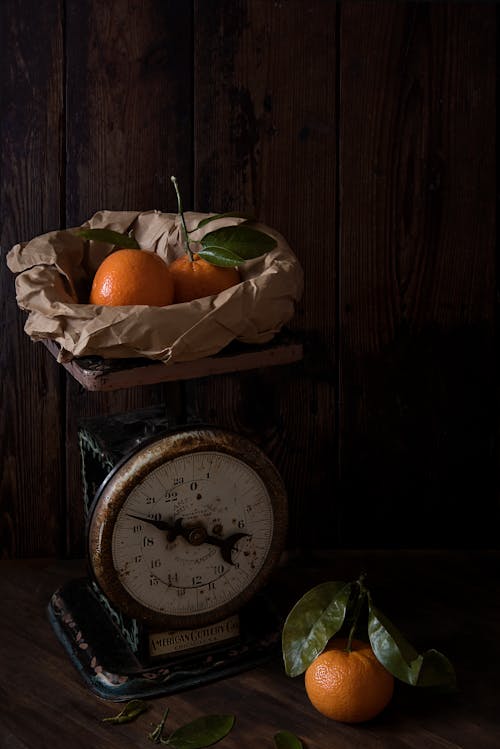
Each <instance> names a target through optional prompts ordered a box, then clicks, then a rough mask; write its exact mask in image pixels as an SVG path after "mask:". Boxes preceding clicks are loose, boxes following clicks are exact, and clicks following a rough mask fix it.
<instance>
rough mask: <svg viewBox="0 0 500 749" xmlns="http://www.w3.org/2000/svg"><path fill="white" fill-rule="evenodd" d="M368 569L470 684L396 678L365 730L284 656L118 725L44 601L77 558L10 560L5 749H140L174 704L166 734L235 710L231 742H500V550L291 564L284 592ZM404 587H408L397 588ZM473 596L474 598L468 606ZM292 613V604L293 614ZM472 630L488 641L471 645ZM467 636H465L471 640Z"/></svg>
mask: <svg viewBox="0 0 500 749" xmlns="http://www.w3.org/2000/svg"><path fill="white" fill-rule="evenodd" d="M360 569H365V570H367V571H368V575H369V581H368V583H369V585H370V589H371V591H372V593H373V596H374V600H375V601H376V603H377V605H378V606H380V607H381V608H382V610H383V611H385V612H386V613H387V615H388V616H390V617H391V619H392V620H393V621H395V622H397V624H398V626H399V627H400V628H401V630H402V631H403V632H404V633H405V634H406V635H407V637H408V638H409V639H410V641H411V642H412V643H413V644H414V645H415V646H416V647H418V648H419V649H425V648H427V647H435V648H437V649H439V650H440V651H442V652H444V653H445V654H446V655H447V656H448V657H449V658H450V659H451V661H452V662H453V664H454V667H455V670H456V672H457V677H458V683H459V687H460V688H459V691H458V692H457V693H456V694H452V695H436V694H429V693H428V692H426V690H425V689H418V690H416V689H413V688H410V687H406V686H405V685H403V684H401V683H400V682H398V683H396V688H395V693H394V697H393V699H392V702H391V704H390V705H389V706H388V708H387V709H386V710H385V711H384V712H383V713H382V714H381V715H380V716H379V717H378V718H376V719H375V720H373V721H371V722H370V723H367V724H364V725H350V726H349V725H345V724H341V723H336V722H335V721H332V720H329V719H327V718H325V717H324V716H322V715H320V713H318V712H317V711H316V710H315V709H314V708H313V707H312V706H311V704H310V703H309V701H308V699H307V696H306V693H305V690H304V683H303V679H302V678H301V677H297V678H295V679H291V678H289V677H287V676H285V674H284V670H283V665H282V662H281V659H280V658H276V660H273V661H271V662H270V663H268V664H266V665H264V666H261V667H259V668H256V669H252V670H250V671H247V672H245V673H242V674H239V675H237V676H233V677H231V678H229V679H225V680H223V681H218V682H215V683H213V684H210V685H207V686H203V687H199V688H197V689H191V690H189V691H186V692H183V693H179V694H175V695H171V696H168V697H165V698H162V697H158V698H155V699H152V700H150V709H149V711H148V712H147V713H146V714H145V715H142V716H140V717H139V718H138V719H137V720H136V721H135V722H133V723H129V724H125V725H121V726H120V725H117V726H112V725H109V724H105V723H102V722H101V721H102V718H104V717H109V716H111V715H115V714H116V713H117V712H118V711H119V710H120V709H121V707H122V705H119V704H117V703H111V702H106V701H104V700H102V699H100V698H98V697H96V696H95V695H93V694H91V693H90V692H89V691H87V689H86V687H85V686H84V682H83V680H82V679H81V676H80V674H79V673H78V672H77V670H76V669H75V668H74V666H73V665H72V663H71V662H70V660H69V658H68V656H67V655H66V652H65V651H64V649H63V648H62V646H61V645H60V644H59V642H58V641H57V639H56V637H55V635H54V633H53V632H52V630H51V628H50V625H49V622H48V620H47V617H46V613H45V608H46V605H47V602H48V600H49V598H50V596H51V595H52V593H53V592H54V591H55V590H56V589H57V588H58V587H59V586H60V585H61V584H62V583H63V582H64V581H66V580H69V579H72V578H74V577H78V576H80V575H81V574H82V573H83V571H84V566H83V565H82V564H80V563H77V562H74V561H73V562H71V563H69V564H68V563H67V562H66V563H65V564H62V563H60V562H59V563H55V562H48V561H47V560H45V561H43V560H34V561H32V562H27V561H23V562H20V561H17V562H13V561H7V562H0V598H1V600H2V601H3V602H4V603H5V615H4V616H2V617H1V618H0V669H1V672H2V674H6V675H8V678H4V679H2V680H1V682H0V746H2V749H3V747H5V749H34V748H35V747H36V749H49V748H50V749H60V748H61V749H62V747H72V748H73V747H74V748H75V749H86V747H89V746H95V747H99V749H101V747H102V749H113V748H114V747H117V748H119V749H131V748H132V747H138V748H139V747H145V746H148V745H149V743H150V742H149V741H148V739H147V733H148V732H149V731H150V730H151V724H152V723H158V722H159V721H160V719H161V716H162V714H163V712H164V710H165V708H166V707H167V706H168V707H169V709H170V712H169V716H168V720H167V724H166V727H167V731H168V730H171V731H172V730H174V729H175V728H178V727H180V726H181V725H183V724H185V723H187V722H189V721H191V720H194V719H195V718H197V717H200V716H202V715H208V714H214V713H215V714H220V713H227V714H232V715H235V717H236V722H235V726H234V728H233V730H232V731H231V733H230V734H229V735H228V736H227V737H226V738H225V739H224V741H223V742H221V746H224V747H225V748H226V749H250V748H252V749H253V747H256V746H259V747H261V746H262V747H271V746H272V745H273V736H274V734H275V733H276V732H277V731H279V730H289V731H293V732H294V733H295V734H296V735H297V736H299V737H300V739H301V740H302V742H303V744H304V746H305V747H307V749H330V747H335V749H357V748H358V747H363V749H380V747H384V748H385V747H390V749H422V747H428V748H429V749H442V747H446V748H447V749H478V748H479V747H480V748H481V749H496V748H497V746H498V735H499V732H500V720H499V717H498V706H497V702H498V700H497V689H496V663H497V662H498V657H499V656H500V652H499V645H498V627H499V626H500V616H499V610H498V606H497V605H496V601H497V600H498V594H499V592H500V591H499V583H498V581H499V575H498V572H499V557H498V553H496V554H495V553H486V552H484V553H477V552H475V553H472V552H469V553H464V552H456V553H453V552H450V551H446V552H441V551H436V552H421V551H416V552H406V553H405V552H397V553H395V552H392V553H391V552H383V551H371V552H370V551H357V552H342V551H337V552H335V554H334V555H331V556H330V557H329V558H328V557H326V558H324V559H323V560H315V562H314V564H313V565H312V566H311V567H309V568H305V567H303V566H302V567H300V568H295V567H291V568H284V569H282V570H280V577H276V579H275V582H274V584H275V585H276V588H277V590H278V591H279V595H278V598H277V600H278V601H280V605H281V602H282V601H284V598H283V594H284V592H285V591H286V595H287V596H289V597H290V599H291V600H293V601H295V600H296V596H298V595H301V594H302V593H303V592H305V590H307V589H309V587H311V586H312V585H314V584H317V583H319V582H323V581H326V580H332V579H346V580H351V579H353V578H355V577H356V576H357V575H358V573H359V570H360ZM395 591H397V594H396V595H395ZM464 601H474V605H471V606H466V605H464ZM286 610H288V609H286ZM471 633H474V637H475V638H476V641H477V642H481V644H482V648H483V652H485V653H488V658H487V659H484V658H483V657H481V656H478V651H477V648H473V647H471V648H467V647H464V641H465V640H470V636H471ZM464 638H465V639H464ZM20 654H22V657H20Z"/></svg>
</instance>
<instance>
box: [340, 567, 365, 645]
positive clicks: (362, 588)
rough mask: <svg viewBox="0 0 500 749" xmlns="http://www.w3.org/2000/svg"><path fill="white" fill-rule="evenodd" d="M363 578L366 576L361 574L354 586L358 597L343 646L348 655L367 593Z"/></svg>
mask: <svg viewBox="0 0 500 749" xmlns="http://www.w3.org/2000/svg"><path fill="white" fill-rule="evenodd" d="M365 577H366V576H365V575H364V574H362V575H360V577H359V580H357V581H356V585H357V586H358V589H359V590H358V597H357V600H356V608H355V609H354V619H353V623H352V626H351V629H350V630H349V636H348V638H347V645H346V646H345V649H346V651H347V652H348V653H350V652H351V647H352V639H353V637H354V632H355V630H356V626H357V624H358V619H359V615H360V613H361V609H362V608H363V603H364V601H365V598H366V594H367V592H368V591H367V590H366V588H365V586H364V580H365Z"/></svg>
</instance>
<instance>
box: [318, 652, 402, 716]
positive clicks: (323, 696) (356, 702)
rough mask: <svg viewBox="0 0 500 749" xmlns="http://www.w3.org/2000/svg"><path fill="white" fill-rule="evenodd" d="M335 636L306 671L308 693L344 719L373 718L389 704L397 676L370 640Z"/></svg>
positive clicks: (324, 710) (327, 712)
mask: <svg viewBox="0 0 500 749" xmlns="http://www.w3.org/2000/svg"><path fill="white" fill-rule="evenodd" d="M346 644H347V640H344V639H340V638H339V639H338V640H331V641H330V643H329V644H328V645H327V647H326V649H325V650H324V651H323V652H322V653H321V655H318V657H317V658H316V659H315V660H314V661H313V662H312V663H311V665H310V666H309V668H308V669H307V671H306V674H305V687H306V692H307V696H308V697H309V699H310V701H311V703H312V704H313V705H314V707H315V708H316V710H319V712H320V713H323V715H326V716H327V717H328V718H333V720H338V721H341V722H344V723H362V722H364V721H366V720H371V719H372V718H374V717H375V716H376V715H378V714H379V713H380V712H382V710H383V709H384V708H385V707H386V705H388V704H389V702H390V700H391V697H392V693H393V689H394V677H393V676H392V674H390V673H389V672H388V671H387V670H386V669H385V668H384V666H382V664H381V663H380V662H379V661H378V660H377V658H376V657H375V653H374V652H373V650H372V648H371V647H370V645H369V644H368V643H365V642H360V641H359V640H353V641H352V643H351V650H350V651H349V652H347V651H346V650H345V647H346Z"/></svg>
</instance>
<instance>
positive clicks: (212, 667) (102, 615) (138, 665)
mask: <svg viewBox="0 0 500 749" xmlns="http://www.w3.org/2000/svg"><path fill="white" fill-rule="evenodd" d="M49 618H50V621H51V624H52V626H53V628H54V631H55V632H56V634H57V636H58V638H59V640H60V641H61V642H62V644H63V645H64V647H65V648H66V650H67V652H68V653H69V655H70V657H71V660H72V662H73V664H74V665H75V666H76V668H77V669H78V671H79V672H80V673H81V675H82V677H83V679H84V680H85V682H86V684H87V685H88V687H89V688H90V689H91V690H92V691H93V692H95V693H96V694H97V695H98V696H99V697H103V698H104V699H108V700H113V701H116V702H119V701H124V700H130V699H135V698H146V697H155V696H159V695H162V694H172V693H174V692H180V691H182V690H184V689H189V688H192V687H197V686H201V685H202V684H208V683H210V682H211V681H215V680H217V679H221V678H224V677H227V676H232V675H234V674H237V673H239V672H241V671H243V670H246V669H250V668H254V667H255V666H258V665H260V664H262V663H264V662H265V661H267V660H268V659H269V658H270V657H272V656H274V655H276V654H277V653H278V652H279V649H280V645H281V627H282V625H283V622H282V621H281V619H280V616H279V614H278V612H277V611H276V610H274V609H273V606H272V603H271V600H270V598H269V597H268V596H266V595H265V594H261V595H257V596H256V597H255V598H254V599H253V600H252V602H251V603H250V604H248V606H246V607H245V608H244V609H242V610H241V612H240V632H241V633H240V635H239V636H238V637H237V638H236V639H234V640H233V639H232V640H230V641H227V642H222V643H219V644H211V645H209V646H207V647H201V648H199V649H194V648H193V649H192V650H187V651H185V652H182V653H179V654H177V655H171V656H164V657H160V658H158V659H155V660H153V659H151V658H145V659H144V660H142V659H141V656H140V654H137V653H135V652H134V651H133V649H132V647H131V644H130V641H129V639H128V638H127V636H126V634H125V633H124V630H123V629H122V628H121V627H120V622H119V621H116V620H113V618H112V616H111V615H107V614H106V610H105V608H104V607H103V605H102V601H101V599H100V596H99V595H98V593H97V592H96V590H95V589H94V588H93V586H92V584H91V583H90V582H89V580H88V579H87V578H80V579H77V580H72V581H71V582H69V583H68V584H67V585H65V586H64V587H63V588H61V589H59V590H58V591H56V592H55V593H54V595H53V596H52V599H51V601H50V604H49ZM180 631H182V630H180Z"/></svg>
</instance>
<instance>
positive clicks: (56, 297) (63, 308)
mask: <svg viewBox="0 0 500 749" xmlns="http://www.w3.org/2000/svg"><path fill="white" fill-rule="evenodd" d="M208 215H210V214H202V213H186V214H185V219H186V224H187V227H188V231H191V230H192V229H193V228H194V227H195V226H197V225H198V223H199V221H200V220H201V219H203V218H206V217H207V216H208ZM240 220H241V219H234V218H225V219H218V220H215V221H212V222H210V223H209V224H208V225H206V226H204V227H202V228H201V229H199V230H198V231H197V232H196V233H195V234H193V235H192V239H193V240H194V241H199V240H200V239H201V238H202V237H203V236H204V234H206V233H208V232H209V231H213V230H214V229H216V228H219V227H220V226H227V225H230V224H233V225H234V224H237V223H239V221H240ZM82 226H83V227H85V228H95V229H96V228H107V229H113V230H114V231H119V232H127V231H128V230H129V229H131V228H133V230H134V236H135V238H136V239H137V241H138V243H139V245H140V247H141V248H143V249H148V250H154V251H155V252H157V253H158V255H160V256H161V257H162V258H164V259H165V260H166V261H167V262H171V261H172V260H174V259H175V258H176V257H179V256H181V255H182V254H183V252H184V250H183V247H182V244H181V233H180V221H179V217H178V216H177V215H176V214H171V213H161V212H160V211H145V212H141V213H140V212H134V211H120V212H118V211H99V212H98V213H96V214H95V215H94V216H92V218H91V219H90V220H89V221H86V222H85V223H84V224H82ZM76 228H80V227H76ZM257 228H261V229H262V230H263V231H265V232H266V233H267V234H270V235H271V236H273V237H274V238H275V239H276V241H277V246H276V248H275V249H274V250H272V251H271V252H269V253H268V254H267V255H264V256H262V257H260V258H257V259H255V260H250V261H248V262H246V263H245V264H244V265H242V266H241V268H240V274H241V277H242V282H241V283H240V284H238V285H237V286H233V287H232V288H230V289H227V290H226V291H224V292H222V293H221V294H217V295H215V296H211V297H204V298H203V299H198V300H195V301H194V302H189V303H184V304H174V305H170V306H168V307H148V306H143V305H140V306H128V307H125V306H124V307H104V306H97V305H92V304H87V303H85V302H86V300H87V299H88V294H89V290H90V285H91V282H92V278H93V276H94V273H95V271H96V270H97V268H98V266H99V265H100V263H101V262H102V260H103V259H104V258H105V257H106V256H107V255H108V254H109V253H110V252H111V251H112V246H111V245H110V244H107V243H103V242H95V241H90V242H87V241H85V240H83V239H82V238H80V237H78V236H76V235H75V234H74V232H75V229H67V230H59V231H53V232H49V233H48V234H43V235H41V236H39V237H35V238H34V239H32V240H31V241H29V242H25V243H21V244H17V245H15V246H14V247H13V248H12V250H11V251H10V252H9V254H8V255H7V265H8V267H9V268H10V270H11V271H12V272H13V273H16V274H18V275H17V276H16V299H17V303H18V305H19V307H20V308H21V309H23V310H28V312H29V316H28V319H27V321H26V324H25V328H24V329H25V331H26V333H27V334H28V335H29V336H30V337H31V338H32V339H33V340H34V341H38V340H42V339H51V340H54V341H56V342H57V343H58V344H59V346H60V354H59V361H68V360H70V359H72V358H73V357H76V356H89V355H97V356H102V357H104V358H127V357H147V358H150V359H159V360H160V361H162V362H164V363H165V364H167V363H173V362H180V361H192V360H194V359H199V358H201V357H204V356H211V355H213V354H215V353H217V352H218V351H220V350H221V349H223V348H224V347H225V346H227V344H228V343H230V342H231V341H232V340H235V339H236V340H238V341H243V342H245V343H254V344H255V343H265V342H267V341H270V340H271V339H272V338H273V336H274V335H275V334H276V333H277V332H278V331H279V330H280V328H281V327H282V326H283V325H284V324H285V323H286V322H288V321H289V320H290V318H291V317H292V316H293V313H294V306H295V303H296V302H297V301H298V300H299V299H300V297H301V295H302V288H303V274H302V269H301V267H300V265H299V262H298V260H297V258H296V257H295V255H294V254H293V252H292V251H291V249H290V247H289V246H288V244H287V242H286V241H285V239H284V238H283V237H282V236H281V235H280V234H278V233H277V232H276V231H274V230H273V229H271V228H269V227H267V226H264V225H260V226H259V225H257ZM195 247H196V245H195V246H194V248H195ZM78 300H80V301H82V302H84V303H78Z"/></svg>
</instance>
